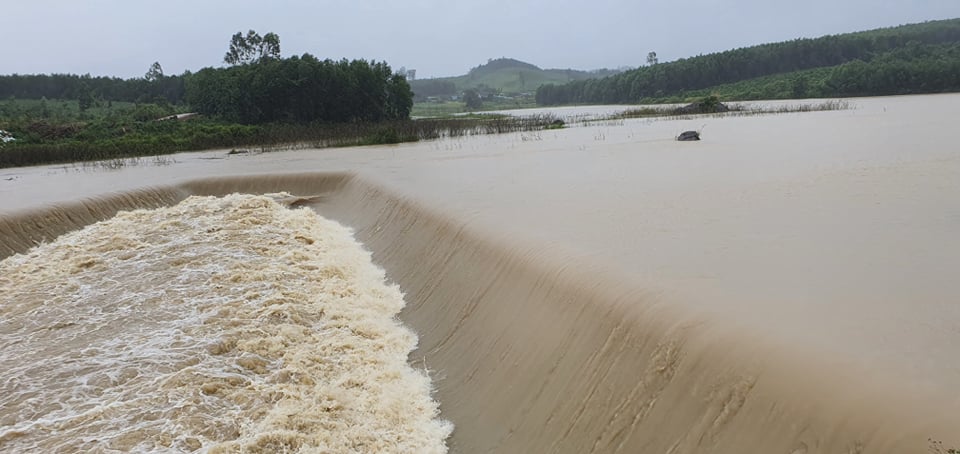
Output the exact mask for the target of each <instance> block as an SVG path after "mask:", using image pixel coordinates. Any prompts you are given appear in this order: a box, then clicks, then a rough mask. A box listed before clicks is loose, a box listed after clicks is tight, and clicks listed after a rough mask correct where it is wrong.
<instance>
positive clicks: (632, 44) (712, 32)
mask: <svg viewBox="0 0 960 454" xmlns="http://www.w3.org/2000/svg"><path fill="white" fill-rule="evenodd" d="M2 1H3V4H2V5H0V20H2V22H0V42H2V43H3V45H2V47H0V49H2V54H0V55H2V56H0V74H12V73H19V74H34V73H77V74H85V73H90V74H92V75H109V76H120V77H141V76H143V74H144V73H145V72H146V71H147V69H148V68H149V66H150V64H151V63H153V62H154V61H159V62H160V64H161V65H162V66H163V68H164V71H165V72H166V73H167V74H180V73H182V72H183V71H184V70H191V71H196V70H198V69H200V68H202V67H205V66H219V65H221V64H222V63H221V62H222V60H223V55H224V53H225V52H226V50H227V44H228V42H229V40H230V36H231V35H232V34H234V33H236V32H237V31H241V30H242V31H246V30H249V29H254V30H256V31H258V32H259V33H260V34H266V33H267V32H274V33H277V34H278V35H279V36H280V44H281V48H282V51H283V55H284V56H289V55H294V54H296V55H300V54H303V53H305V52H306V53H311V54H313V55H316V56H317V57H320V58H333V59H339V58H343V57H346V58H350V59H353V58H364V59H375V60H386V61H387V62H388V63H389V64H390V65H391V66H392V67H394V68H399V67H401V66H405V67H406V68H408V69H416V70H417V76H418V78H423V77H438V76H452V75H460V74H464V73H466V72H467V71H468V70H469V69H470V68H472V67H474V66H477V65H479V64H482V63H485V62H486V61H487V59H490V58H497V57H511V58H516V59H519V60H523V61H527V62H529V63H533V64H535V65H538V66H540V67H543V68H575V69H597V68H616V67H619V66H638V65H641V64H643V63H644V61H645V58H646V55H647V52H649V51H656V52H657V54H658V55H659V56H660V61H670V60H675V59H678V58H683V57H690V56H694V55H697V54H701V53H710V52H716V51H721V50H726V49H730V48H736V47H743V46H749V45H753V44H761V43H765V42H771V41H783V40H789V39H794V38H799V37H816V36H821V35H825V34H835V33H843V32H848V31H857V30H865V29H871V28H877V27H886V26H893V25H899V24H904V23H913V22H921V21H925V20H934V19H946V18H955V17H960V0H806V1H797V0H791V1H778V0H646V1H644V0H581V1H569V0H549V1H547V0H532V1H524V0H509V1H508V0H485V1H482V2H481V1H455V0H406V1H403V0H399V1H398V0H314V1H311V0H275V1H266V0H260V1H252V0H230V1H224V0H151V1H141V0H29V1H27V0H23V1H21V0H2Z"/></svg>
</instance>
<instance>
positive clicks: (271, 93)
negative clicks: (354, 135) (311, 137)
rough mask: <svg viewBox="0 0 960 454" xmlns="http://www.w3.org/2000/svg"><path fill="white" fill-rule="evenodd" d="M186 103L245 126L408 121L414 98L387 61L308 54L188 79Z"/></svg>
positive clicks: (200, 73)
mask: <svg viewBox="0 0 960 454" xmlns="http://www.w3.org/2000/svg"><path fill="white" fill-rule="evenodd" d="M186 101H187V103H188V104H189V105H190V106H191V108H192V109H195V110H196V111H197V112H200V113H204V114H208V115H214V116H217V117H220V118H222V119H224V120H226V121H231V122H237V123H242V124H258V123H269V122H311V121H321V122H355V121H370V122H377V121H384V120H397V119H404V118H407V117H408V116H409V115H410V109H411V108H412V107H413V93H412V92H411V91H410V86H409V84H407V81H406V78H405V77H403V76H402V75H399V74H394V73H393V71H392V70H391V69H390V66H389V65H387V64H386V63H384V62H373V61H365V60H352V61H348V60H345V59H344V60H339V61H333V60H329V59H327V60H319V59H317V58H316V57H314V56H312V55H310V54H304V55H303V56H300V57H296V56H294V57H290V58H285V59H273V58H271V59H264V60H260V61H257V62H255V63H251V64H244V65H238V66H232V67H227V68H204V69H202V70H200V71H198V72H197V73H195V74H192V75H191V76H189V77H187V80H186Z"/></svg>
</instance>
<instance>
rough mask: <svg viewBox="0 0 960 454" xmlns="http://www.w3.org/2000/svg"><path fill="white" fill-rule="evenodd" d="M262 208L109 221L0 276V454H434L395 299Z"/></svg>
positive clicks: (255, 201)
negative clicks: (195, 453)
mask: <svg viewBox="0 0 960 454" xmlns="http://www.w3.org/2000/svg"><path fill="white" fill-rule="evenodd" d="M384 281H385V276H384V272H383V271H382V270H381V269H379V268H377V267H375V266H374V265H373V264H372V262H371V257H370V254H369V253H368V252H366V251H364V250H363V248H362V247H361V246H360V244H358V243H357V242H356V241H355V240H353V238H352V235H351V232H350V231H349V230H348V229H347V228H345V227H343V226H341V225H339V224H337V223H335V222H332V221H329V220H326V219H323V218H321V217H319V216H317V215H316V214H315V213H314V212H312V211H310V210H307V209H299V210H291V209H287V208H285V207H283V206H282V205H280V204H278V203H277V202H275V201H274V200H273V199H271V198H269V197H264V196H251V195H231V196H227V197H224V198H214V197H191V198H189V199H187V200H185V201H184V202H182V203H180V204H179V205H177V206H174V207H170V208H162V209H157V210H140V211H134V212H125V213H120V214H118V215H117V216H116V217H115V218H113V219H111V220H108V221H105V222H101V223H98V224H94V225H91V226H89V227H87V228H85V229H83V230H81V231H77V232H73V233H70V234H67V235H64V236H62V237H61V238H59V239H58V240H56V241H54V242H52V243H49V244H44V245H41V246H39V247H37V248H35V249H33V250H31V251H30V252H29V253H27V254H22V255H17V256H13V257H10V258H8V259H6V260H4V261H2V262H0V315H2V317H0V408H2V410H0V451H6V452H9V451H47V452H53V451H57V452H115V451H120V452H129V451H161V452H189V451H199V452H417V453H430V452H445V451H446V446H445V440H446V438H447V437H448V436H449V435H450V432H451V431H452V425H451V424H450V423H448V422H446V421H442V420H439V419H438V415H439V410H438V406H437V403H436V402H435V401H433V400H432V399H431V397H430V390H431V388H430V382H429V377H428V376H427V374H426V373H425V371H420V370H416V369H414V368H412V367H410V366H409V365H408V363H407V355H408V353H409V352H410V351H411V350H412V349H413V348H414V347H415V345H416V342H417V340H416V336H415V335H414V333H412V332H411V331H410V330H408V329H406V328H405V327H403V326H402V325H401V324H400V323H399V321H398V320H397V319H396V315H397V313H398V312H399V311H400V309H401V308H402V307H403V305H404V302H403V298H402V294H401V292H400V290H399V289H398V288H397V287H396V286H388V285H386V284H385V282H384Z"/></svg>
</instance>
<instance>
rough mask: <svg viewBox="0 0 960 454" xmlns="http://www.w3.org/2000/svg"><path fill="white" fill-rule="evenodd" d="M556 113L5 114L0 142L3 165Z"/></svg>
mask: <svg viewBox="0 0 960 454" xmlns="http://www.w3.org/2000/svg"><path fill="white" fill-rule="evenodd" d="M162 113H166V112H162ZM90 115H93V114H90ZM553 120H554V118H553V117H547V116H541V117H528V118H512V117H504V116H487V115H475V116H465V117H454V118H444V119H421V120H398V121H389V122H379V123H347V124H329V123H311V124H298V123H273V124H264V125H238V124H230V123H224V122H221V121H218V120H215V119H209V118H195V119H191V120H180V121H178V120H167V121H157V120H155V119H152V120H137V119H134V118H132V117H131V116H129V115H127V116H119V117H114V116H110V115H104V116H102V117H100V118H94V117H89V118H87V119H86V120H83V119H80V118H79V117H73V118H60V119H52V118H43V117H33V116H26V117H22V118H20V119H19V121H13V122H11V121H10V119H9V118H8V119H7V121H6V123H7V124H11V123H13V127H10V126H7V124H3V123H0V128H2V129H7V130H8V131H11V132H12V133H13V134H14V136H15V137H17V141H15V142H11V143H7V144H5V145H3V146H2V148H0V168H4V167H19V166H29V165H38V164H52V163H65V162H83V161H97V160H112V159H124V158H131V157H138V156H154V155H165V154H172V153H177V152H183V151H192V150H204V149H217V148H247V149H256V150H258V151H271V150H276V149H283V148H326V147H344V146H359V145H375V144H391V143H401V142H415V141H419V140H429V139H436V138H441V137H459V136H468V135H477V134H496V133H506V132H516V131H536V130H540V129H544V128H546V127H548V126H549V125H550V124H551V122H552V121H553Z"/></svg>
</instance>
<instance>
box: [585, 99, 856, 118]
mask: <svg viewBox="0 0 960 454" xmlns="http://www.w3.org/2000/svg"><path fill="white" fill-rule="evenodd" d="M726 107H727V109H728V110H725V111H715V112H690V111H689V109H685V108H684V107H677V106H644V107H640V108H636V109H628V110H625V111H623V112H620V113H617V114H614V115H611V116H609V117H607V118H603V119H602V120H624V119H629V118H657V117H673V118H692V117H694V116H696V115H715V116H723V117H746V116H753V115H772V114H786V113H802V112H822V111H831V110H849V109H853V108H854V106H853V104H852V103H850V102H849V101H846V100H828V101H823V102H820V103H801V104H782V105H777V106H753V105H749V104H743V103H736V104H730V105H728V106H726Z"/></svg>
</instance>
